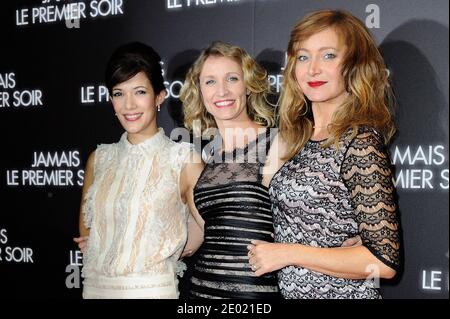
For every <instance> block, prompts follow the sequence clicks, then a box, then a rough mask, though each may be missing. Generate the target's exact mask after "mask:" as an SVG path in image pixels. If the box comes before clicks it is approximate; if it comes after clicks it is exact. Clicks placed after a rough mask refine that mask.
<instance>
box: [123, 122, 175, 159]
mask: <svg viewBox="0 0 450 319" xmlns="http://www.w3.org/2000/svg"><path fill="white" fill-rule="evenodd" d="M166 139H167V137H166V135H165V134H164V130H163V129H162V128H158V132H157V133H156V134H155V135H153V136H151V137H149V138H148V139H146V140H145V141H143V142H141V143H139V144H132V143H130V141H128V133H127V132H124V133H123V134H122V136H121V137H120V141H119V143H118V146H119V149H120V150H121V153H123V155H125V154H151V153H154V152H155V151H158V150H159V149H160V148H161V146H163V145H164V144H165V142H166Z"/></svg>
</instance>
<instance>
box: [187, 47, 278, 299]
mask: <svg viewBox="0 0 450 319" xmlns="http://www.w3.org/2000/svg"><path fill="white" fill-rule="evenodd" d="M268 94H269V83H268V79H267V73H266V72H265V71H264V70H263V69H262V68H261V67H260V66H259V65H258V64H257V63H256V61H255V60H254V59H253V58H252V57H251V56H250V55H249V54H248V53H247V52H245V50H243V49H241V48H239V47H237V46H234V45H231V44H227V43H223V42H214V43H212V44H211V45H210V46H209V47H208V48H206V49H205V50H203V51H202V52H201V54H200V56H199V57H198V58H197V60H196V61H195V63H194V64H193V65H192V67H191V68H190V70H189V72H188V74H187V76H186V81H185V85H184V86H183V88H182V91H181V96H180V98H181V101H182V102H183V106H184V115H185V126H186V127H187V128H189V129H191V130H193V131H194V135H199V136H201V135H205V134H210V133H208V132H207V131H208V130H213V131H215V132H216V135H215V138H214V140H213V142H212V145H213V146H212V147H211V148H210V149H209V150H210V151H208V152H206V153H205V154H204V155H205V158H204V160H205V162H206V166H205V169H204V170H203V172H202V174H201V176H200V178H199V180H198V182H197V185H196V186H195V188H194V201H195V205H196V207H197V209H198V213H197V216H196V220H197V221H198V224H199V226H200V228H203V229H204V242H203V244H202V246H201V247H200V249H199V251H198V259H197V261H196V263H195V266H194V271H193V276H192V278H191V289H190V295H191V297H192V298H239V299H248V298H276V297H279V292H278V287H277V280H276V277H275V275H274V274H265V275H264V276H260V277H256V276H255V275H254V273H253V272H252V269H251V268H250V266H249V263H248V256H247V246H248V245H249V244H250V242H251V240H264V241H273V239H272V236H271V234H272V233H273V224H272V212H271V207H270V200H269V193H268V189H267V187H266V186H264V185H263V184H262V180H263V174H262V170H263V167H264V165H265V157H266V155H267V152H268V151H269V148H270V146H271V136H270V130H269V128H270V127H271V126H272V125H273V123H274V120H273V112H272V108H271V107H270V106H269V105H268V104H267V102H266V100H267V95H268ZM201 235H203V234H201Z"/></svg>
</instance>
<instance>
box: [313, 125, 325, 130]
mask: <svg viewBox="0 0 450 319" xmlns="http://www.w3.org/2000/svg"><path fill="white" fill-rule="evenodd" d="M313 128H318V129H324V128H328V125H327V126H315V125H314V126H313Z"/></svg>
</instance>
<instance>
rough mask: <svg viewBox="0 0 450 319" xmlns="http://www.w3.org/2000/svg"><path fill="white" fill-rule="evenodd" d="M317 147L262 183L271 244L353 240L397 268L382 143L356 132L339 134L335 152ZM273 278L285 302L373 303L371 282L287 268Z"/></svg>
mask: <svg viewBox="0 0 450 319" xmlns="http://www.w3.org/2000/svg"><path fill="white" fill-rule="evenodd" d="M349 133H350V132H347V134H349ZM347 137H350V135H347ZM320 144H321V143H320V142H315V141H308V142H307V143H306V145H305V146H304V148H303V149H302V150H301V151H300V152H299V153H298V154H297V155H296V156H294V157H293V158H292V159H290V160H289V161H287V162H286V163H285V164H284V165H283V166H282V167H281V169H280V170H279V171H278V172H277V173H276V174H275V176H274V177H273V179H272V181H271V183H270V191H269V192H270V197H271V200H272V204H273V214H274V228H275V241H276V242H282V243H300V244H303V245H308V246H312V247H340V246H341V245H342V243H343V242H344V241H345V240H346V239H348V238H351V237H354V236H355V235H358V234H359V235H360V236H361V238H362V241H363V245H364V246H365V247H367V248H368V249H369V250H370V251H371V252H372V253H373V254H374V255H375V256H376V257H377V258H378V259H379V260H381V261H382V262H383V263H385V264H386V265H388V266H389V267H391V268H393V269H397V268H398V266H399V233H398V220H397V213H396V203H395V198H394V185H393V181H392V172H391V163H390V160H389V156H388V153H387V151H386V149H385V147H384V145H383V142H382V137H381V136H380V135H379V134H377V132H376V131H375V130H373V129H370V128H360V129H359V130H358V133H357V135H356V136H355V137H354V138H352V139H350V138H347V139H346V138H345V136H344V138H342V139H341V143H340V149H338V150H336V149H335V148H334V147H325V148H324V147H322V146H321V145H320ZM369 270H370V269H369ZM373 271H374V274H375V272H376V269H373ZM278 279H279V286H280V290H281V293H282V294H283V297H285V298H308V299H309V298H311V299H312V298H314V299H318V298H327V299H328V298H330V299H331V298H333V299H336V298H345V299H350V298H358V299H359V298H369V299H377V298H380V294H379V292H378V290H377V287H376V286H377V285H376V282H375V281H372V280H351V279H343V278H336V277H332V276H328V275H325V274H322V273H319V272H315V271H311V270H309V269H306V268H302V267H294V266H289V267H285V268H283V269H282V270H281V271H279V272H278Z"/></svg>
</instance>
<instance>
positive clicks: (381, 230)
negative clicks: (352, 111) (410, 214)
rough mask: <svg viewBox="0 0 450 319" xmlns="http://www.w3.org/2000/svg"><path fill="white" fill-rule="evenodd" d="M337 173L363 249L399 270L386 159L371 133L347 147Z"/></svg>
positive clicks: (396, 225) (379, 141)
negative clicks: (348, 202) (356, 225)
mask: <svg viewBox="0 0 450 319" xmlns="http://www.w3.org/2000/svg"><path fill="white" fill-rule="evenodd" d="M341 173H342V176H343V179H344V181H345V183H346V186H347V188H348V190H349V191H350V197H351V201H352V206H353V207H354V209H355V215H356V221H357V223H358V226H359V233H360V236H361V238H362V242H363V245H364V246H365V247H367V248H368V249H369V250H370V251H371V252H372V254H374V255H375V256H376V257H377V258H378V259H379V260H381V261H382V262H383V263H384V264H386V265H387V266H389V267H391V268H393V269H396V270H398V268H399V264H400V261H399V248H400V241H399V221H398V216H397V205H396V202H395V189H394V184H393V179H392V170H391V164H390V160H389V155H388V153H387V151H386V148H385V146H384V145H383V142H382V138H381V137H380V136H379V135H378V134H377V133H376V132H375V131H373V130H372V131H366V132H360V133H359V134H358V135H357V136H356V137H355V138H354V139H353V140H352V142H351V143H350V145H349V147H348V149H347V152H346V155H345V158H344V161H343V163H342V168H341Z"/></svg>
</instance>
